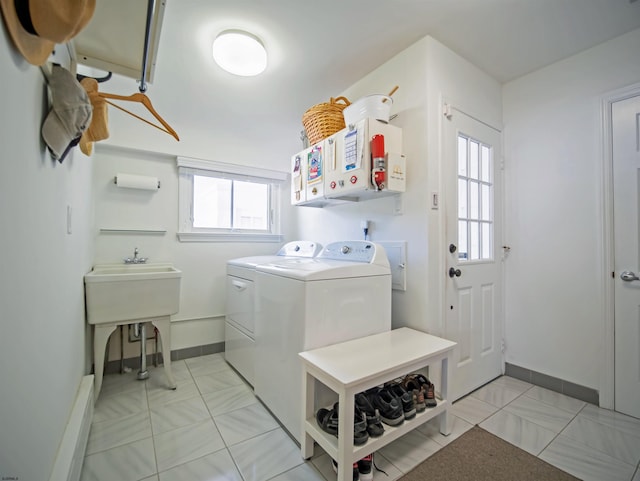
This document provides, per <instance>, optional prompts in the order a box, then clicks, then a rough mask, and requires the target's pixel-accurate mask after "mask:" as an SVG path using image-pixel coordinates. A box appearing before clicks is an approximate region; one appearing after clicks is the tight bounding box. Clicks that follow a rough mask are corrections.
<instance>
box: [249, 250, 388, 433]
mask: <svg viewBox="0 0 640 481" xmlns="http://www.w3.org/2000/svg"><path fill="white" fill-rule="evenodd" d="M255 279H256V281H255V288H256V306H255V307H256V346H255V347H256V350H255V382H254V384H253V386H254V390H255V394H256V395H257V396H258V397H259V398H260V400H261V401H262V402H263V403H264V404H265V405H266V406H267V407H268V408H269V410H270V411H271V412H272V413H273V414H274V415H275V416H276V417H277V418H278V419H279V421H280V422H281V423H282V425H283V426H284V427H285V429H286V430H287V431H289V433H290V434H291V435H292V436H293V437H294V438H295V439H296V440H298V442H300V438H301V435H302V404H301V403H302V401H301V398H302V368H301V363H300V359H299V358H298V353H299V352H301V351H306V350H308V349H314V348H318V347H323V346H327V345H330V344H335V343H338V342H343V341H348V340H350V339H355V338H359V337H364V336H368V335H371V334H377V333H380V332H384V331H389V330H391V270H390V268H389V261H388V259H387V256H386V254H385V252H384V249H383V248H382V247H381V246H379V245H377V244H374V243H372V242H367V241H344V242H336V243H332V244H329V245H327V246H326V247H325V248H324V249H323V250H322V252H321V253H320V254H319V255H318V256H317V257H316V258H313V259H291V260H286V261H276V262H272V263H270V264H262V265H259V266H257V268H256V277H255ZM324 399H325V398H324V397H323V398H322V400H320V401H319V402H323V403H324Z"/></svg>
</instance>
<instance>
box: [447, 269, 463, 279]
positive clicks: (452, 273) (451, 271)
mask: <svg viewBox="0 0 640 481" xmlns="http://www.w3.org/2000/svg"><path fill="white" fill-rule="evenodd" d="M461 275H462V271H461V270H460V269H456V268H455V267H450V268H449V277H460V276H461Z"/></svg>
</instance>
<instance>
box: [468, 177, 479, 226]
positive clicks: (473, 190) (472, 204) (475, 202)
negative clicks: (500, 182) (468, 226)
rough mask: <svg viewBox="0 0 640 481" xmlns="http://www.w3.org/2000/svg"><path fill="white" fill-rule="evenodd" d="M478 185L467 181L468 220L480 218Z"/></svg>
mask: <svg viewBox="0 0 640 481" xmlns="http://www.w3.org/2000/svg"><path fill="white" fill-rule="evenodd" d="M478 187H479V186H478V183H477V182H474V181H472V180H470V181H469V218H470V219H478V218H480V196H479V192H478Z"/></svg>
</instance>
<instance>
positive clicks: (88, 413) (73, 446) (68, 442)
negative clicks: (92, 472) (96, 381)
mask: <svg viewBox="0 0 640 481" xmlns="http://www.w3.org/2000/svg"><path fill="white" fill-rule="evenodd" d="M92 419H93V374H92V375H89V376H84V377H83V378H82V381H81V382H80V387H79V388H78V393H77V395H76V400H75V401H74V403H73V408H72V410H71V416H70V417H69V422H68V423H67V427H66V428H65V430H64V435H63V437H62V442H61V443H60V447H59V448H58V454H57V456H56V460H55V463H54V465H53V471H52V472H51V476H50V477H49V481H79V479H80V474H81V473H82V463H83V462H84V454H85V451H86V449H87V441H88V440H89V430H90V429H91V420H92Z"/></svg>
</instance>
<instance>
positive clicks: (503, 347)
mask: <svg viewBox="0 0 640 481" xmlns="http://www.w3.org/2000/svg"><path fill="white" fill-rule="evenodd" d="M506 349H507V343H506V342H504V339H502V340H500V352H502V354H504V351H506Z"/></svg>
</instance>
